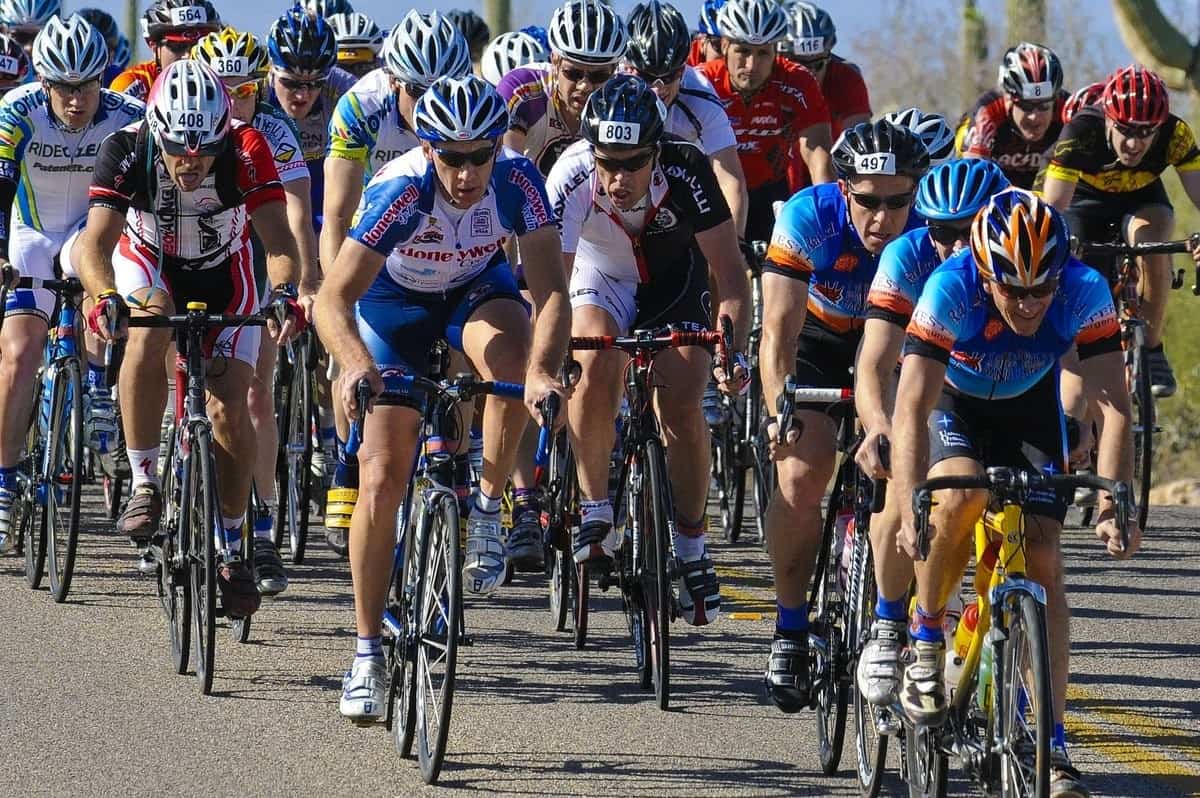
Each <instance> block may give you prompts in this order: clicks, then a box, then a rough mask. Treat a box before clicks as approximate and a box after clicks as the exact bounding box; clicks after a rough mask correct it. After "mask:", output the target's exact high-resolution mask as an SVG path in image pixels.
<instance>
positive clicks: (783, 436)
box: [775, 374, 796, 446]
mask: <svg viewBox="0 0 1200 798" xmlns="http://www.w3.org/2000/svg"><path fill="white" fill-rule="evenodd" d="M775 410H776V411H778V413H779V415H778V417H777V418H776V425H777V427H778V429H777V430H776V431H775V442H776V443H777V444H779V445H780V446H783V445H784V444H786V443H787V437H788V433H789V432H791V431H792V427H793V426H794V425H795V423H796V419H795V414H796V378H795V377H793V376H792V375H791V374H789V375H787V376H786V377H784V378H783V393H781V394H779V396H777V397H776V398H775Z"/></svg>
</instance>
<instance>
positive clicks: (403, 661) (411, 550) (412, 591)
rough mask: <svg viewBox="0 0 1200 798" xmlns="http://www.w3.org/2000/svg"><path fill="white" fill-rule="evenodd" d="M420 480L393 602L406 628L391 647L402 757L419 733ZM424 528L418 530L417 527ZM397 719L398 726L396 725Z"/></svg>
mask: <svg viewBox="0 0 1200 798" xmlns="http://www.w3.org/2000/svg"><path fill="white" fill-rule="evenodd" d="M416 486H417V480H416V479H415V478H414V479H411V480H409V484H408V490H409V499H408V500H407V501H408V510H409V512H407V513H406V514H405V522H404V527H403V532H402V533H401V534H402V535H403V540H402V546H403V552H404V553H403V555H402V561H401V563H400V573H398V574H396V576H395V580H396V581H395V582H394V583H393V587H392V590H393V593H394V596H393V598H394V599H395V601H396V605H397V609H396V617H397V619H399V620H400V622H401V623H402V624H403V628H402V629H401V630H400V637H399V638H397V639H396V640H394V641H393V643H392V668H391V677H392V678H391V685H390V686H389V699H390V700H389V707H388V716H389V719H390V720H391V723H392V741H393V744H394V745H395V747H396V752H397V753H399V754H400V756H402V757H405V758H407V757H409V756H411V755H412V745H413V737H414V735H415V733H416V725H417V724H416V716H417V690H416V684H417V681H416V676H417V665H416V646H415V645H414V642H413V641H414V640H415V635H416V615H417V611H416V608H417V605H418V602H419V600H420V592H421V581H420V576H421V568H420V566H421V562H420V560H419V559H418V556H419V555H420V551H418V550H417V546H416V541H417V540H418V539H424V538H425V537H427V536H428V523H429V521H428V518H427V516H426V513H425V512H424V507H423V506H418V505H417V503H418V502H421V503H422V504H423V502H424V497H423V496H421V495H420V491H419V489H418V488H417V487H416ZM418 523H419V524H421V525H422V527H421V528H420V529H418V527H417V524H418ZM397 719H398V720H399V722H397Z"/></svg>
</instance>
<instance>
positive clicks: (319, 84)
mask: <svg viewBox="0 0 1200 798" xmlns="http://www.w3.org/2000/svg"><path fill="white" fill-rule="evenodd" d="M279 85H280V86H283V87H284V88H285V89H287V90H288V91H320V90H321V89H323V88H325V78H313V79H312V80H296V79H295V78H285V77H284V76H283V75H280V76H279Z"/></svg>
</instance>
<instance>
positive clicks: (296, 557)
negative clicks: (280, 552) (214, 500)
mask: <svg viewBox="0 0 1200 798" xmlns="http://www.w3.org/2000/svg"><path fill="white" fill-rule="evenodd" d="M308 358H309V349H308V347H307V346H303V345H302V346H299V347H297V349H296V368H295V369H294V373H293V376H292V382H293V388H292V410H291V413H290V414H289V418H290V419H291V423H290V425H289V428H288V442H289V443H288V451H289V458H288V469H289V472H290V473H289V475H288V488H289V490H288V492H287V493H286V494H277V495H281V496H282V495H286V497H287V518H288V544H289V546H290V547H291V553H292V563H293V564H294V565H302V564H303V563H304V554H305V551H306V549H307V546H308V514H309V508H310V505H309V498H310V495H311V492H312V457H313V431H314V430H319V429H320V427H319V425H318V426H316V427H314V426H313V418H314V416H315V414H316V409H315V407H314V402H315V401H316V400H315V397H314V394H313V382H314V374H313V371H312V368H311V367H310V366H309V362H308ZM297 389H299V390H297Z"/></svg>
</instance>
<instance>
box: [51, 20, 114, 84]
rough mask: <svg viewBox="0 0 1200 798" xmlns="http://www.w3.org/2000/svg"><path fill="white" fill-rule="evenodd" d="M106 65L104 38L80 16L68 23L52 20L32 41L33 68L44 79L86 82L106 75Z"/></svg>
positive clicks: (62, 81) (106, 56) (106, 48)
mask: <svg viewBox="0 0 1200 798" xmlns="http://www.w3.org/2000/svg"><path fill="white" fill-rule="evenodd" d="M106 66H108V45H107V44H106V43H105V42H104V37H103V36H101V35H100V31H98V30H96V29H95V28H94V27H92V25H91V23H89V22H88V21H87V20H86V19H84V18H83V17H81V16H79V15H78V14H72V15H71V16H70V17H69V18H68V19H67V21H66V22H63V21H62V19H61V18H59V17H51V18H50V21H49V22H47V23H46V26H45V27H44V28H42V32H41V33H39V34H38V35H37V38H36V39H34V40H33V68H34V71H36V72H37V74H38V77H39V78H40V79H41V80H49V81H53V82H58V83H83V82H85V81H89V80H93V79H95V78H98V77H100V76H101V75H103V74H104V68H105V67H106Z"/></svg>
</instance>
